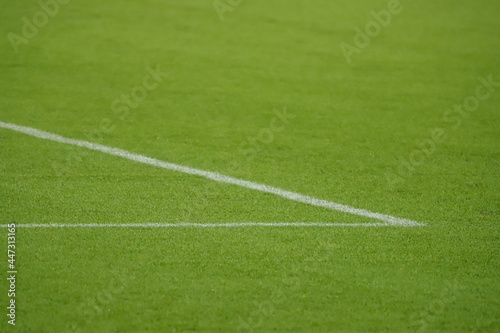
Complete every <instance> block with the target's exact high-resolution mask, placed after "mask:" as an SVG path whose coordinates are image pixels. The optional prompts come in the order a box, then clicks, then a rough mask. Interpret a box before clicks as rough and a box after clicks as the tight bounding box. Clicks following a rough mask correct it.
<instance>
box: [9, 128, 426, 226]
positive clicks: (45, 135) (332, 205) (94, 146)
mask: <svg viewBox="0 0 500 333" xmlns="http://www.w3.org/2000/svg"><path fill="white" fill-rule="evenodd" d="M0 127H3V128H6V129H10V130H13V131H16V132H20V133H24V134H27V135H30V136H34V137H37V138H40V139H44V140H51V141H55V142H60V143H65V144H68V145H73V146H78V147H83V148H87V149H91V150H96V151H100V152H102V153H106V154H109V155H114V156H119V157H122V158H125V159H128V160H131V161H135V162H139V163H144V164H149V165H152V166H156V167H159V168H163V169H168V170H173V171H177V172H182V173H186V174H189V175H196V176H200V177H204V178H207V179H211V180H214V181H216V182H220V183H227V184H233V185H237V186H241V187H245V188H248V189H252V190H256V191H260V192H264V193H269V194H274V195H277V196H280V197H283V198H285V199H288V200H292V201H297V202H301V203H305V204H309V205H312V206H317V207H324V208H328V209H330V210H336V211H340V212H343V213H349V214H354V215H359V216H364V217H368V218H372V219H376V220H380V221H384V222H385V223H387V224H390V225H397V226H403V227H411V226H423V225H424V224H421V223H418V222H415V221H412V220H408V219H402V218H399V217H395V216H391V215H386V214H381V213H374V212H370V211H368V210H365V209H360V208H354V207H350V206H347V205H343V204H339V203H336V202H332V201H327V200H322V199H317V198H313V197H310V196H307V195H303V194H299V193H295V192H290V191H286V190H282V189H280V188H277V187H272V186H268V185H264V184H259V183H254V182H250V181H247V180H243V179H238V178H234V177H230V176H225V175H222V174H220V173H217V172H211V171H205V170H199V169H194V168H190V167H186V166H182V165H178V164H173V163H168V162H164V161H160V160H158V159H156V158H151V157H147V156H144V155H139V154H134V153H130V152H128V151H125V150H122V149H118V148H113V147H108V146H104V145H101V144H98V143H92V142H88V141H83V140H75V139H69V138H65V137H63V136H60V135H57V134H53V133H49V132H45V131H41V130H38V129H36V128H31V127H26V126H19V125H15V124H10V123H4V122H2V121H0Z"/></svg>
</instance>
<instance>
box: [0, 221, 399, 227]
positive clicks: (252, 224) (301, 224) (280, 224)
mask: <svg viewBox="0 0 500 333" xmlns="http://www.w3.org/2000/svg"><path fill="white" fill-rule="evenodd" d="M7 226H8V225H7V224H2V225H0V227H2V228H7ZM395 226H396V225H394V224H389V223H328V222H325V223H321V222H271V223H270V222H262V223H259V222H241V223H110V224H104V223H74V224H58V223H47V224H16V228H241V227H395Z"/></svg>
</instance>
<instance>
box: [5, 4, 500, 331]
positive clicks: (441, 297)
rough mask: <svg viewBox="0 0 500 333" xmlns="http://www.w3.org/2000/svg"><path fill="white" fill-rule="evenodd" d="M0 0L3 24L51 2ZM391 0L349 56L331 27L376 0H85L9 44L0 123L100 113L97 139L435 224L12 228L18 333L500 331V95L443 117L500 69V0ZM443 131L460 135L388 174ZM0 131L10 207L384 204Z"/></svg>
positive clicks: (153, 212) (34, 217) (143, 212)
mask: <svg viewBox="0 0 500 333" xmlns="http://www.w3.org/2000/svg"><path fill="white" fill-rule="evenodd" d="M3 4H4V6H2V8H4V10H2V11H1V12H0V22H1V23H0V26H1V28H2V29H1V31H2V32H3V35H6V33H7V32H9V31H13V32H16V33H19V31H20V29H21V26H22V23H21V18H22V17H23V16H27V17H31V15H33V13H35V12H36V11H38V10H39V9H40V8H39V5H38V4H37V3H36V2H34V1H19V2H16V3H8V4H7V3H3ZM402 4H403V6H404V11H403V12H402V13H401V14H399V15H398V16H395V17H393V21H392V23H391V24H390V25H389V26H388V27H386V28H384V29H383V30H382V33H381V34H380V35H379V36H377V37H375V38H373V40H372V42H371V43H370V46H369V47H367V48H366V49H363V50H362V52H361V53H360V54H359V55H354V56H353V61H352V63H351V64H347V63H346V61H345V59H344V58H343V56H342V53H341V51H340V48H339V43H340V42H349V43H352V39H353V37H354V32H353V30H352V27H353V26H355V25H357V26H360V27H363V26H364V24H366V22H367V21H368V20H369V19H371V18H370V16H369V12H370V11H371V10H376V11H378V10H381V9H383V8H386V7H387V2H385V1H356V2H355V3H353V2H352V1H339V2H330V1H307V2H301V1H273V2H271V3H269V2H266V1H251V2H250V1H245V2H243V3H242V4H241V5H240V6H238V7H237V8H236V9H235V10H234V11H233V12H230V13H226V15H225V17H226V18H225V20H224V21H223V22H221V21H219V18H218V16H217V13H216V12H215V10H214V8H213V7H212V2H211V1H168V2H161V1H141V2H133V1H120V2H118V1H106V2H104V3H102V2H99V1H85V2H83V3H82V2H76V1H73V2H70V3H69V4H68V5H64V6H61V8H60V12H59V13H58V15H57V16H55V17H54V18H51V19H50V21H49V23H48V24H47V25H46V26H45V27H43V28H41V29H40V32H39V34H38V35H37V36H36V38H34V39H33V40H32V41H30V42H29V44H27V45H21V46H20V50H19V52H18V53H15V52H14V51H13V50H12V48H11V46H10V44H9V42H8V40H7V38H3V39H2V40H0V56H1V60H2V61H1V64H0V66H1V78H0V120H2V121H6V122H12V123H16V124H20V125H26V126H31V127H35V128H39V129H42V130H46V131H49V132H54V133H57V134H61V135H64V136H67V137H72V138H77V139H83V140H88V139H89V138H88V133H90V132H94V133H95V132H96V131H97V132H101V131H100V130H99V124H100V123H101V121H102V120H103V119H105V118H108V119H110V120H111V121H112V123H113V125H114V126H115V129H114V130H113V131H112V132H111V133H101V134H102V136H99V137H95V139H96V140H97V141H98V142H100V143H102V144H105V145H110V146H116V147H119V148H122V149H126V150H130V151H133V152H136V153H140V154H144V155H147V156H152V157H156V158H159V159H163V160H167V161H171V162H173V163H179V164H183V165H188V166H192V167H196V168H201V169H207V170H212V171H217V172H221V173H226V174H229V175H232V176H237V177H241V178H244V179H248V180H252V181H256V182H261V183H265V184H270V185H273V186H278V187H282V188H284V189H287V190H291V191H297V192H300V193H304V194H308V195H311V196H315V197H318V198H324V199H327V200H332V201H336V202H340V203H344V204H347V205H352V206H356V207H360V208H365V209H369V210H373V211H378V212H382V213H386V214H392V215H395V216H398V217H403V218H410V219H413V220H416V221H418V222H424V223H427V225H428V226H427V227H425V228H381V229H377V228H368V229H365V228H334V229H331V228H306V229H302V228H280V229H272V228H245V229H203V230H201V229H152V230H142V229H71V230H67V229H62V230H59V229H47V230H33V229H18V231H17V233H18V256H17V260H18V265H19V274H18V282H17V288H18V291H19V293H18V299H17V300H18V312H17V315H18V317H17V325H16V328H15V329H16V330H17V331H19V332H61V331H65V330H66V331H72V330H73V331H78V330H79V331H81V332H89V331H96V332H113V331H116V332H138V331H139V332H140V331H167V332H192V331H200V332H207V331H212V332H217V331H219V332H226V331H237V330H238V329H240V331H245V330H246V331H250V330H253V331H256V332H257V331H259V332H267V331H278V332H279V331H285V332H286V331H290V332H297V331H302V332H310V331H324V332H327V331H328V332H332V331H337V332H367V331H371V332H380V331H387V332H401V331H410V332H413V331H417V330H419V329H420V328H422V327H425V330H424V331H429V332H436V331H443V332H460V331H462V332H470V331H478V332H481V331H485V332H495V331H499V330H500V326H499V325H500V324H499V322H498V318H499V317H500V309H499V304H498V298H499V296H500V295H499V294H500V293H499V289H500V288H499V282H498V273H499V260H498V254H499V253H498V245H499V244H498V218H499V215H500V214H499V212H500V211H499V208H498V202H499V199H500V195H499V191H498V186H499V168H498V167H499V154H498V151H499V142H500V141H499V139H500V133H499V130H498V128H499V116H498V107H499V106H500V97H499V93H500V91H497V92H495V93H493V94H492V96H491V97H490V98H489V99H488V100H486V101H484V102H482V103H481V105H480V107H479V109H478V110H477V111H475V112H474V113H472V114H471V115H470V116H469V117H468V118H465V119H463V123H462V125H461V126H460V127H459V128H458V129H457V130H456V131H455V130H452V129H451V127H450V124H446V123H444V122H443V121H442V116H443V113H444V111H445V110H446V109H447V108H451V107H453V105H454V104H455V103H457V102H461V101H462V100H463V98H465V97H466V96H469V95H471V94H473V93H474V89H475V88H476V86H477V84H478V82H477V80H476V78H477V77H478V76H480V75H482V76H487V75H489V74H492V75H493V78H494V79H495V81H498V80H499V78H500V73H499V72H498V68H499V59H498V53H499V51H500V42H499V40H498V38H497V37H496V32H497V31H498V30H499V28H500V23H499V22H498V20H497V16H498V15H497V13H498V11H499V9H500V8H499V6H500V5H499V4H498V2H496V1H486V0H483V1H476V2H473V3H472V2H467V1H458V2H457V1H453V2H452V1H443V2H440V3H435V2H431V1H418V2H417V1H412V2H408V1H406V2H405V1H402ZM156 65H159V66H160V68H161V69H162V71H163V72H165V73H167V74H168V76H167V77H166V78H165V79H164V81H163V82H162V83H161V84H160V85H159V86H158V88H157V89H154V90H153V91H151V92H150V93H149V94H148V96H147V97H146V98H145V99H144V101H142V103H141V104H140V105H139V106H138V107H137V108H135V109H133V110H131V112H130V114H129V115H128V116H127V117H126V118H125V119H124V120H120V119H119V117H118V115H116V114H115V113H113V111H112V110H111V104H112V102H113V101H114V100H115V99H116V98H118V97H120V95H121V94H124V93H126V94H128V93H130V90H131V89H132V88H133V87H135V86H138V85H141V84H142V80H143V77H144V76H145V75H146V74H147V70H146V67H148V66H151V67H153V68H154V67H156ZM284 107H286V109H287V110H288V112H289V113H290V114H293V115H294V116H295V118H293V119H290V122H289V124H286V126H285V128H284V130H283V131H280V132H277V133H275V134H274V138H273V140H272V142H270V143H268V144H262V143H259V144H258V150H257V151H256V152H254V153H252V154H250V155H249V154H246V153H244V151H242V150H240V147H246V146H245V143H246V142H248V141H249V140H251V139H252V138H255V137H257V136H258V135H259V133H260V132H261V131H262V130H263V129H266V128H269V127H270V124H271V121H272V119H273V117H275V114H274V113H273V110H274V109H278V110H282V109H283V108H284ZM436 127H440V128H443V129H445V130H446V132H447V134H448V139H447V140H446V141H445V142H444V143H442V144H440V145H438V146H437V147H436V152H435V153H434V154H432V155H431V156H430V157H429V158H427V159H426V160H425V162H424V163H422V165H419V166H417V167H416V169H415V171H414V172H413V173H412V174H411V175H410V176H409V177H404V179H403V181H401V182H399V183H397V184H395V185H391V184H390V183H389V182H388V180H387V179H386V174H387V172H395V170H397V168H398V166H399V165H400V164H399V163H400V158H408V156H409V154H410V153H411V152H412V151H413V150H414V149H416V148H417V147H418V145H417V143H416V142H417V141H418V140H425V139H427V138H429V137H430V131H431V130H432V129H434V128H436ZM0 147H1V149H0V161H1V163H0V184H1V186H0V197H1V198H2V200H1V201H0V211H1V212H2V220H3V221H2V223H10V222H12V221H14V222H16V223H127V222H130V223H141V222H181V221H182V222H248V221H256V222H300V221H308V222H323V221H324V222H371V220H369V219H364V218H361V217H355V216H350V215H346V214H341V213H337V212H331V211H328V210H324V209H319V208H316V207H309V206H306V205H303V204H298V203H294V202H290V201H287V200H284V199H281V198H276V197H273V196H270V195H266V194H260V193H258V192H254V191H249V190H245V189H241V188H236V187H234V186H229V185H222V184H216V183H212V182H210V181H206V180H203V179H199V178H196V177H192V176H188V175H182V174H177V173H173V172H169V171H167V170H162V169H156V168H153V167H148V166H145V165H141V164H135V163H132V162H129V161H125V160H122V159H119V158H115V157H111V156H107V155H103V154H100V153H97V152H89V151H85V150H82V149H79V148H75V147H69V146H66V145H62V144H57V143H54V142H47V141H42V140H38V139H35V138H31V137H27V136H25V135H22V134H19V133H14V132H11V131H7V130H3V129H1V130H0ZM235 165H236V166H237V167H235ZM0 235H1V236H2V238H3V239H4V240H5V239H6V230H5V229H2V230H1V231H0ZM3 242H4V244H5V243H6V242H5V241H3ZM6 260H7V258H5V264H6ZM2 280H3V281H4V282H3V283H2V284H1V287H2V290H5V291H6V290H7V289H8V288H7V287H8V286H7V284H6V280H4V279H2ZM110 281H111V282H115V283H113V284H111V285H110ZM110 290H112V291H110ZM115 291H116V292H115ZM104 295H111V298H109V297H108V298H106V297H105V296H104ZM2 297H3V298H1V299H2V301H3V304H7V303H6V302H7V301H8V299H7V297H6V292H5V293H2ZM93 302H96V303H97V306H98V308H95V307H93V305H92V304H95V303H93ZM101 311H102V312H101ZM0 327H2V330H3V329H4V328H5V330H12V329H11V328H10V327H8V326H7V323H6V319H5V318H4V321H3V322H1V323H0ZM70 327H71V329H70Z"/></svg>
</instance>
